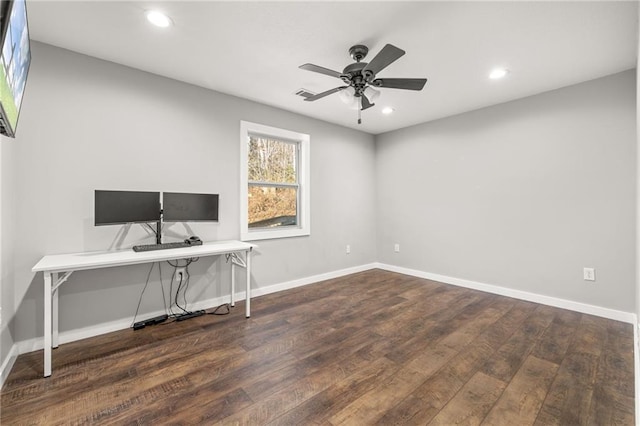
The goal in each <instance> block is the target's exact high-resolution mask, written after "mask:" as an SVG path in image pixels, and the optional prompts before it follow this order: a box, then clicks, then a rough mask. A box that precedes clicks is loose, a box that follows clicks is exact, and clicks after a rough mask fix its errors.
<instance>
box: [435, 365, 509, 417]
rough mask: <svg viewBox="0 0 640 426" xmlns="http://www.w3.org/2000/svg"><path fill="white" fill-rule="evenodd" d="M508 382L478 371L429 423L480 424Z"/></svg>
mask: <svg viewBox="0 0 640 426" xmlns="http://www.w3.org/2000/svg"><path fill="white" fill-rule="evenodd" d="M505 387H507V384H506V383H505V382H503V381H501V380H498V379H495V378H493V377H491V376H487V375H486V374H484V373H481V372H478V373H476V374H475V375H474V376H473V377H472V378H471V379H470V380H469V381H468V382H467V383H466V384H465V385H464V386H463V387H462V389H460V391H459V392H458V393H457V394H456V396H454V397H453V398H452V399H451V400H450V401H449V402H448V403H447V404H446V405H445V406H444V408H443V409H442V410H440V412H439V413H438V415H437V416H435V417H434V419H433V420H432V421H431V422H429V425H434V426H435V425H439V426H450V425H469V426H471V425H479V424H480V423H482V421H483V420H484V418H485V416H486V415H487V413H488V412H489V410H490V409H491V408H492V407H493V405H494V404H495V402H496V401H497V400H498V398H499V397H500V395H502V392H503V391H504V389H505Z"/></svg>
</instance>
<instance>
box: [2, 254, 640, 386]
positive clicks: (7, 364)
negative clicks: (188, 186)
mask: <svg viewBox="0 0 640 426" xmlns="http://www.w3.org/2000/svg"><path fill="white" fill-rule="evenodd" d="M376 268H377V269H383V270H386V271H391V272H397V273H400V274H404V275H410V276H414V277H418V278H426V279H429V280H433V281H438V282H441V283H445V284H452V285H456V286H459V287H465V288H470V289H474V290H480V291H485V292H487V293H492V294H499V295H502V296H507V297H513V298H515V299H521V300H527V301H530V302H535V303H540V304H543V305H549V306H554V307H557V308H562V309H569V310H572V311H576V312H581V313H586V314H590V315H596V316H599V317H604V318H609V319H612V320H616V321H622V322H627V323H631V324H634V327H635V329H634V339H636V346H635V347H636V348H637V347H638V346H637V344H638V342H637V339H638V336H637V321H636V319H637V317H636V315H635V314H634V313H630V312H622V311H617V310H614V309H608V308H603V307H600V306H594V305H588V304H584V303H580V302H574V301H571V300H565V299H558V298H555V297H549V296H543V295H540V294H535V293H529V292H525V291H521V290H514V289H510V288H506V287H500V286H496V285H492V284H486V283H481V282H476V281H471V280H465V279H461V278H455V277H449V276H445V275H439V274H433V273H429V272H423V271H418V270H415V269H409V268H404V267H400V266H393V265H387V264H384V263H369V264H365V265H361V266H355V267H352V268H346V269H340V270H337V271H333V272H327V273H323V274H318V275H313V276H309V277H304V278H299V279H296V280H291V281H286V282H283V283H277V284H272V285H268V286H265V287H258V288H255V289H252V297H258V296H263V295H266V294H271V293H276V292H279V291H283V290H289V289H292V288H296V287H301V286H305V285H308V284H313V283H317V282H320V281H325V280H330V279H333V278H339V277H343V276H345V275H350V274H355V273H357V272H363V271H367V270H370V269H376ZM245 297H246V294H245V292H244V291H241V292H236V298H235V299H236V300H238V301H239V300H244V299H245ZM228 301H229V297H228V296H224V297H217V298H213V299H207V300H201V301H199V302H195V303H192V304H191V306H190V308H191V309H194V310H195V309H206V308H211V307H213V306H219V305H221V304H223V303H227V302H228ZM163 313H164V311H156V312H151V313H148V314H145V315H144V318H151V317H154V316H158V315H162V314H163ZM140 318H142V317H139V318H138V319H140ZM132 323H133V317H129V318H123V319H119V320H115V321H110V322H107V323H103V324H99V325H92V326H89V327H83V328H79V329H75V330H69V331H64V332H61V333H60V335H59V340H60V344H64V343H69V342H74V341H77V340H81V339H86V338H89V337H95V336H99V335H102V334H106V333H110V332H113V331H118V330H124V329H127V328H129V327H131V324H132ZM43 347H44V343H43V339H42V337H39V338H34V339H29V340H25V341H20V342H17V343H15V344H14V345H13V347H12V348H11V351H10V353H9V355H8V356H7V358H6V359H5V360H4V362H3V363H2V366H1V367H0V388H1V387H2V384H4V381H5V380H6V377H7V376H8V375H9V372H10V371H11V368H12V367H13V364H14V362H15V360H16V358H17V356H18V355H20V354H24V353H28V352H33V351H37V350H41V349H42V348H43ZM636 352H637V351H636ZM636 358H637V354H636ZM635 362H636V370H635V371H636V372H637V373H636V374H640V373H639V368H638V363H639V361H638V359H636V361H635Z"/></svg>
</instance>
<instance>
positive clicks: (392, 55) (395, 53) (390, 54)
mask: <svg viewBox="0 0 640 426" xmlns="http://www.w3.org/2000/svg"><path fill="white" fill-rule="evenodd" d="M404 54H405V51H404V50H402V49H399V48H397V47H395V46H394V45H392V44H387V45H385V46H384V47H383V48H382V50H381V51H380V53H378V54H377V55H376V56H375V57H374V58H373V59H372V60H371V62H369V63H368V64H367V65H366V66H365V67H364V68H363V69H362V73H363V74H366V73H367V71H369V72H371V73H373V74H374V75H375V74H378V73H379V72H380V71H382V70H383V69H385V68H386V67H388V66H389V65H390V64H391V63H393V62H395V61H396V60H397V59H398V58H400V57H401V56H402V55H404Z"/></svg>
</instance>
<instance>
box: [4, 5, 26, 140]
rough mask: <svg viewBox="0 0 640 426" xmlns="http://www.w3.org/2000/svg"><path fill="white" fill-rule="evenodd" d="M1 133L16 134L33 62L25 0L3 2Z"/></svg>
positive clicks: (11, 135)
mask: <svg viewBox="0 0 640 426" xmlns="http://www.w3.org/2000/svg"><path fill="white" fill-rule="evenodd" d="M0 40H2V52H1V53H0V134H2V135H5V136H9V137H15V134H16V127H17V125H18V116H19V115H20V106H21V105H22V97H23V95H24V88H25V85H26V83H27V74H28V73H29V65H31V46H30V44H29V25H28V23H27V6H26V3H25V0H2V1H0Z"/></svg>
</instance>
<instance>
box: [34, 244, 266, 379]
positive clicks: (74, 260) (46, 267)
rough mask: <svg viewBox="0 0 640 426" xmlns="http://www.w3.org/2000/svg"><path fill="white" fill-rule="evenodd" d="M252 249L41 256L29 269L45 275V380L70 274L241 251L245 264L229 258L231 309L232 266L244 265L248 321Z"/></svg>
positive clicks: (242, 246)
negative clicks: (62, 288) (61, 299)
mask: <svg viewBox="0 0 640 426" xmlns="http://www.w3.org/2000/svg"><path fill="white" fill-rule="evenodd" d="M254 247H257V246H256V245H254V244H250V243H245V242H242V241H215V242H206V243H204V244H202V245H200V246H192V247H181V248H176V249H164V250H154V251H145V252H134V251H133V250H132V249H126V250H117V251H94V252H85V253H71V254H55V255H49V256H45V257H43V258H42V259H40V261H39V262H38V263H36V265H35V266H34V267H33V268H32V269H31V270H32V271H33V272H43V273H44V377H49V376H51V352H52V351H51V350H52V348H57V347H58V288H59V287H60V286H61V285H62V284H63V283H64V282H65V281H66V280H67V278H69V276H70V275H71V274H72V273H73V272H75V271H82V270H88V269H99V268H109V267H113V266H124V265H135V264H139V263H153V262H161V261H164V260H176V259H189V258H194V257H205V256H217V255H224V254H230V255H237V254H238V253H243V252H244V262H242V260H241V259H240V260H238V259H237V258H235V257H233V258H232V259H231V260H232V262H231V306H235V300H234V296H235V266H236V265H239V266H243V267H244V268H245V269H246V272H247V288H246V292H247V293H246V294H247V298H246V309H245V310H246V316H247V318H249V316H250V314H251V250H253V248H254ZM243 263H244V264H243ZM59 273H63V275H62V276H61V277H58V274H59Z"/></svg>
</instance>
